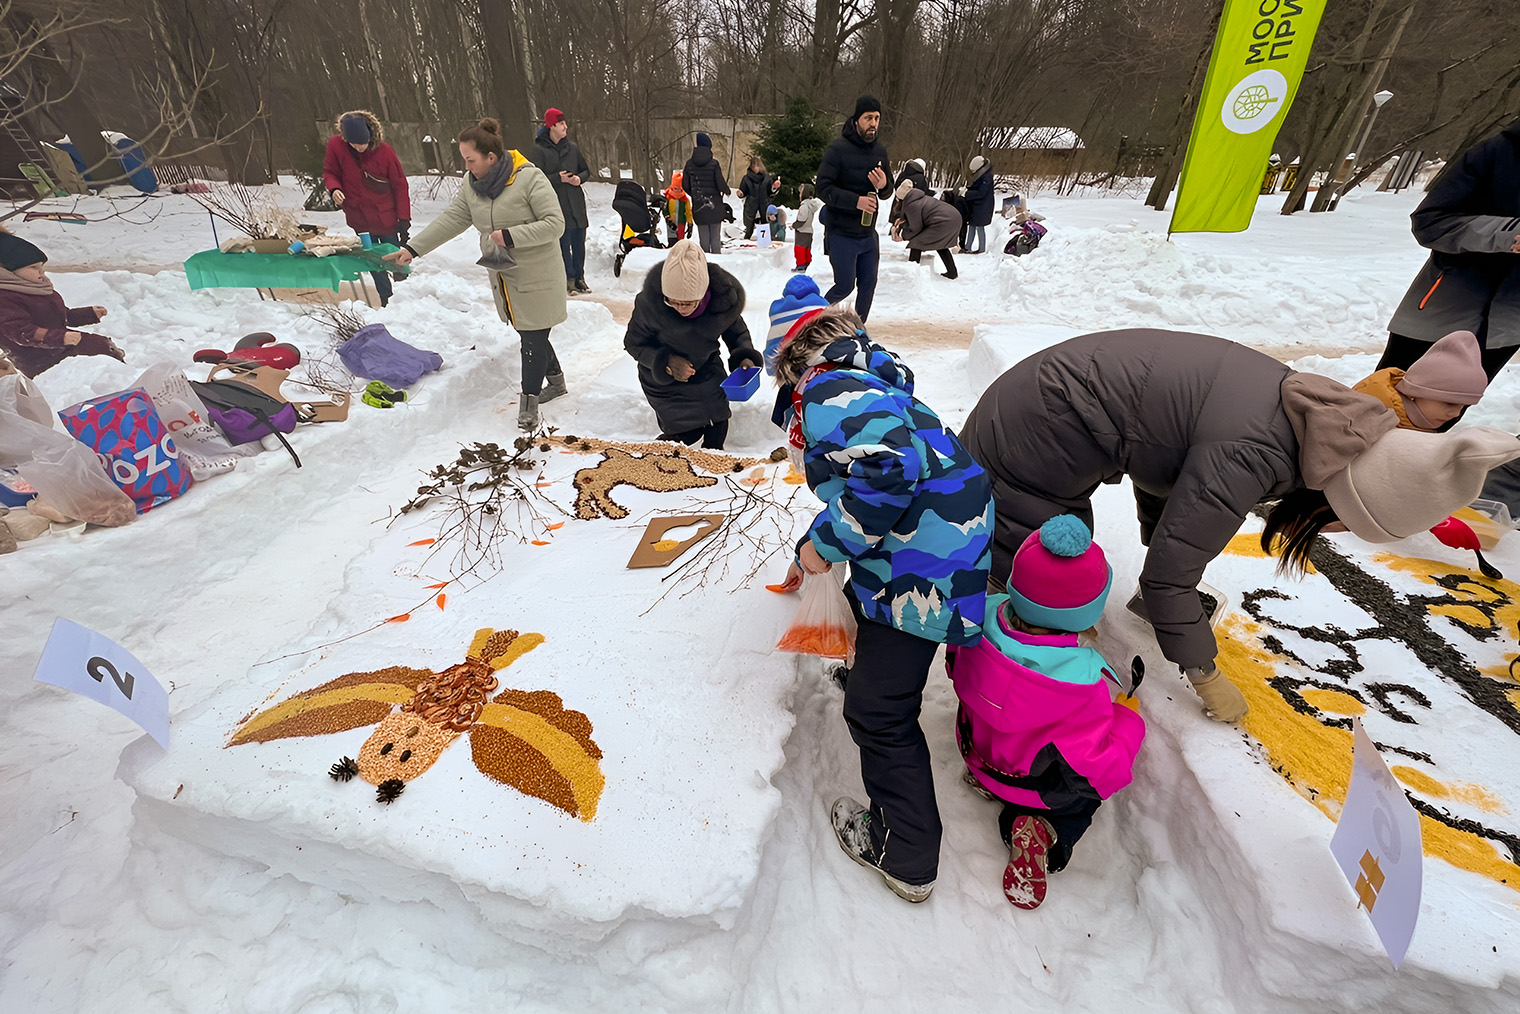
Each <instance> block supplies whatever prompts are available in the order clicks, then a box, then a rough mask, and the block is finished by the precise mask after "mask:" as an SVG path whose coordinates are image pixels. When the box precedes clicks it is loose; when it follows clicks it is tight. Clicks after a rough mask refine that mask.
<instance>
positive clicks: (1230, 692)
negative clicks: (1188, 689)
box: [1183, 665, 1251, 722]
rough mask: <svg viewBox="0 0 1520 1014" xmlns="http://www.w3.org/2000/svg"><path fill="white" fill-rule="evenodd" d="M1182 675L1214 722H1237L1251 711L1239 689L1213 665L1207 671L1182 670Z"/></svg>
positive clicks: (1195, 669)
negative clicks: (1201, 700) (1200, 699)
mask: <svg viewBox="0 0 1520 1014" xmlns="http://www.w3.org/2000/svg"><path fill="white" fill-rule="evenodd" d="M1183 675H1185V676H1186V677H1187V678H1188V682H1190V683H1192V684H1193V692H1194V693H1196V694H1197V695H1198V696H1199V697H1200V698H1202V699H1203V706H1204V708H1205V709H1206V710H1207V711H1208V713H1209V717H1210V718H1213V719H1214V720H1215V721H1216V722H1238V721H1240V720H1241V719H1242V718H1244V717H1246V712H1248V711H1250V710H1251V706H1250V705H1249V704H1247V703H1246V698H1245V695H1244V694H1242V693H1241V692H1240V688H1239V687H1237V686H1236V685H1235V684H1234V683H1231V682H1230V681H1229V680H1227V679H1225V676H1224V673H1222V672H1220V671H1219V670H1218V669H1216V668H1215V667H1214V666H1213V665H1210V666H1209V668H1208V669H1207V670H1202V669H1198V668H1196V667H1195V668H1192V669H1184V670H1183Z"/></svg>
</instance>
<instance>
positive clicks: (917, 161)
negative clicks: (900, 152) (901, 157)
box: [903, 158, 925, 172]
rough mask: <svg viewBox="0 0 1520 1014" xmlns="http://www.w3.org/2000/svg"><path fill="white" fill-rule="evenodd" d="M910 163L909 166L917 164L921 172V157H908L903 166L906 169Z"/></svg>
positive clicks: (923, 167)
mask: <svg viewBox="0 0 1520 1014" xmlns="http://www.w3.org/2000/svg"><path fill="white" fill-rule="evenodd" d="M910 165H911V166H917V167H918V171H919V172H923V171H924V169H925V166H924V160H923V159H921V158H910V159H908V162H907V164H906V165H904V166H903V168H904V169H906V168H908V166H910Z"/></svg>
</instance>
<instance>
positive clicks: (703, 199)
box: [681, 132, 728, 254]
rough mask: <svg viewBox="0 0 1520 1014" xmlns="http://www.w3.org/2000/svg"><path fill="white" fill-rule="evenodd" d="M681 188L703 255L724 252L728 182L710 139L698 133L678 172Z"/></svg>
mask: <svg viewBox="0 0 1520 1014" xmlns="http://www.w3.org/2000/svg"><path fill="white" fill-rule="evenodd" d="M681 186H682V188H683V189H684V190H685V191H686V196H687V197H689V198H691V220H692V222H693V223H694V224H695V225H696V227H697V240H698V242H699V243H700V245H701V247H702V251H703V252H704V253H710V254H715V253H722V252H723V217H724V215H723V213H724V211H725V210H726V209H727V208H728V205H727V203H726V202H725V201H724V198H725V197H727V196H728V181H727V180H725V179H724V178H723V169H722V167H720V166H719V165H718V160H717V159H715V158H713V153H712V138H710V137H708V136H707V135H706V134H704V133H701V132H698V134H697V146H696V147H695V148H693V149H692V151H691V158H689V159H687V160H686V167H685V168H684V169H683V170H682V171H681Z"/></svg>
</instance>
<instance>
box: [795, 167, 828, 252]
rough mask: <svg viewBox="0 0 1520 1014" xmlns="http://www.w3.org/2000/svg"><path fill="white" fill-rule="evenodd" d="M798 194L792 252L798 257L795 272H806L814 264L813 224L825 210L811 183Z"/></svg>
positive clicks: (804, 185) (802, 187)
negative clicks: (820, 212) (822, 210)
mask: <svg viewBox="0 0 1520 1014" xmlns="http://www.w3.org/2000/svg"><path fill="white" fill-rule="evenodd" d="M797 193H798V198H799V203H798V206H797V217H796V219H795V220H793V222H792V239H793V246H792V250H793V252H794V253H796V255H797V266H796V267H795V268H793V269H792V270H793V271H794V272H796V271H806V270H807V269H808V265H810V264H812V263H813V223H815V222H817V221H818V212H819V211H820V210H821V209H822V208H823V202H822V201H820V200H819V199H818V198H817V196H815V194H814V192H813V185H812V184H811V183H804V184H803V185H802V186H801V187H799V188H798V191H797Z"/></svg>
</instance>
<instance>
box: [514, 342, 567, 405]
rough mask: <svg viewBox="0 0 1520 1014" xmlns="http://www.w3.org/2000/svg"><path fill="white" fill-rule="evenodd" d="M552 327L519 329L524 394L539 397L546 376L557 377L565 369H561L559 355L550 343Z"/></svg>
mask: <svg viewBox="0 0 1520 1014" xmlns="http://www.w3.org/2000/svg"><path fill="white" fill-rule="evenodd" d="M549 331H550V328H547V327H546V328H542V329H540V330H537V331H519V332H517V333H518V335H520V336H521V337H522V389H523V394H531V395H533V396H534V397H537V396H538V394H539V392H540V391H542V390H543V389H544V377H545V376H550V377H557V376H559V375H560V374H561V373H564V372H565V371H564V370H562V369H560V366H559V356H557V355H555V354H554V346H553V345H550V344H549Z"/></svg>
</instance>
